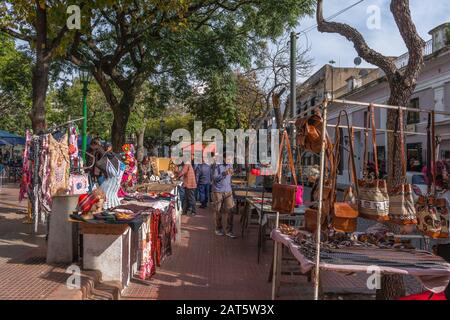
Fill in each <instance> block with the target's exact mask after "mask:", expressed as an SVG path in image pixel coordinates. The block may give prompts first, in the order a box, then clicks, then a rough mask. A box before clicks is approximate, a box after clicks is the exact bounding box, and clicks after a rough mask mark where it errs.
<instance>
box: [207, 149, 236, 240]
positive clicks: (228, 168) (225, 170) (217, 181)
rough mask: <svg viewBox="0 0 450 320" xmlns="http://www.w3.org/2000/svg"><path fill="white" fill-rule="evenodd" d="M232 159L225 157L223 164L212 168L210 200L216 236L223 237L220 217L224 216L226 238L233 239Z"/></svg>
mask: <svg viewBox="0 0 450 320" xmlns="http://www.w3.org/2000/svg"><path fill="white" fill-rule="evenodd" d="M232 160H233V158H232V157H230V156H227V158H226V162H225V164H215V165H213V168H212V198H213V202H214V213H215V220H216V235H218V236H223V235H224V230H223V225H222V215H226V216H227V218H226V222H227V225H226V233H225V235H226V236H227V237H230V238H232V239H235V238H236V236H235V235H234V233H233V210H234V200H233V192H232V190H231V177H232V176H233V166H232Z"/></svg>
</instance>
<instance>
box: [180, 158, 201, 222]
mask: <svg viewBox="0 0 450 320" xmlns="http://www.w3.org/2000/svg"><path fill="white" fill-rule="evenodd" d="M178 178H183V188H184V201H183V214H187V215H190V214H192V215H193V216H195V215H196V213H197V208H196V200H195V190H196V189H197V181H196V180H195V171H194V168H193V167H192V164H191V161H190V162H186V163H185V164H184V165H183V169H182V170H181V172H180V174H179V175H178Z"/></svg>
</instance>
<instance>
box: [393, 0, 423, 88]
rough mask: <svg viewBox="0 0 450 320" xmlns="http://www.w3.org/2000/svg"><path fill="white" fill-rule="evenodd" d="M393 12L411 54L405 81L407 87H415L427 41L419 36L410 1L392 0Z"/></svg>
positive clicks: (404, 77) (404, 76)
mask: <svg viewBox="0 0 450 320" xmlns="http://www.w3.org/2000/svg"><path fill="white" fill-rule="evenodd" d="M391 12H392V14H393V16H394V19H395V22H396V24H397V27H398V29H399V31H400V34H401V36H402V38H403V41H404V42H405V44H406V47H407V48H408V52H409V61H408V65H407V66H406V69H405V72H404V75H403V81H404V82H405V84H406V85H407V86H411V85H415V84H416V80H417V77H418V76H419V73H420V70H421V67H422V65H423V63H424V56H423V53H424V52H423V51H424V47H425V41H424V40H423V39H422V38H421V37H420V36H419V33H418V32H417V29H416V26H415V25H414V23H413V21H412V17H411V11H410V9H409V0H392V1H391Z"/></svg>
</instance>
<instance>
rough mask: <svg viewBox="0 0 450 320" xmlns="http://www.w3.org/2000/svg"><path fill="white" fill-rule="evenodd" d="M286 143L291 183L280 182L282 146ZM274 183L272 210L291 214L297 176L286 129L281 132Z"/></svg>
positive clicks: (293, 206) (295, 194) (293, 207)
mask: <svg viewBox="0 0 450 320" xmlns="http://www.w3.org/2000/svg"><path fill="white" fill-rule="evenodd" d="M284 143H286V148H287V152H288V161H289V167H290V170H291V174H292V178H293V179H292V180H293V182H294V184H293V185H285V184H281V172H282V169H283V148H284ZM276 179H277V180H276V183H274V184H273V186H272V210H273V211H275V212H280V213H289V214H293V213H294V209H295V201H296V197H297V189H298V188H297V176H296V174H295V167H294V160H293V157H292V150H291V144H290V142H289V136H288V134H287V131H284V132H283V137H282V139H281V144H280V153H279V155H278V170H277V175H276Z"/></svg>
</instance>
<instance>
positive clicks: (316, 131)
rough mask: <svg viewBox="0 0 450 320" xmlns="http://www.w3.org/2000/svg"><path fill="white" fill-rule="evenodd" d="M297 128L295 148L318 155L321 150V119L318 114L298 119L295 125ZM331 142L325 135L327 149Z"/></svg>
mask: <svg viewBox="0 0 450 320" xmlns="http://www.w3.org/2000/svg"><path fill="white" fill-rule="evenodd" d="M295 126H296V128H297V146H298V148H299V149H300V150H305V151H310V152H313V153H316V154H318V153H320V151H321V149H322V130H323V119H322V116H321V115H320V114H318V113H316V114H313V115H312V116H309V117H306V118H301V119H298V120H297V122H296V123H295ZM330 145H331V142H330V140H329V138H328V135H327V149H328V148H329V146H330Z"/></svg>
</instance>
